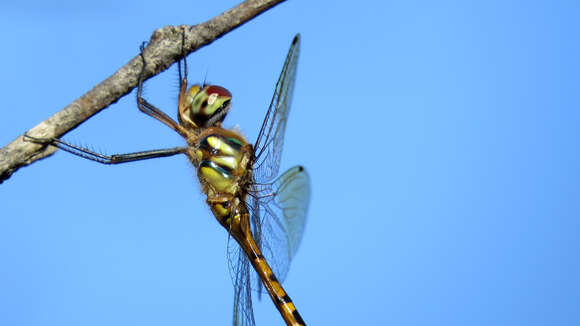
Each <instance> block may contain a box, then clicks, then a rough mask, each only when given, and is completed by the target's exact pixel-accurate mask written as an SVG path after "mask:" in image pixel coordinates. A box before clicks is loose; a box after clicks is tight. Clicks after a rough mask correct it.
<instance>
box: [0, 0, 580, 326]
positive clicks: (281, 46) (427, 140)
mask: <svg viewBox="0 0 580 326" xmlns="http://www.w3.org/2000/svg"><path fill="white" fill-rule="evenodd" d="M236 3H237V1H203V2H201V1H169V2H167V1H165V2H164V1H154V2H151V1H145V2H143V1H138V2H120V3H117V2H116V1H93V2H87V3H84V2H77V1H74V2H70V3H69V2H66V1H50V2H39V1H37V2H34V1H33V2H25V3H20V4H17V5H7V4H2V5H0V31H1V32H0V37H1V39H2V51H0V62H2V63H3V68H2V73H1V74H0V92H1V94H2V105H1V107H2V109H1V110H2V119H0V145H2V146H3V145H5V144H7V143H8V142H10V141H12V140H13V139H14V138H15V137H16V136H17V135H19V134H21V133H23V132H24V131H26V130H27V129H29V128H31V127H33V126H34V125H36V124H37V123H39V122H40V121H42V120H44V119H45V118H47V117H48V116H49V115H51V114H52V113H54V112H56V111H57V110H60V109H61V108H63V107H64V106H65V105H67V104H69V103H70V102H71V101H73V100H74V99H75V98H77V97H78V96H80V95H82V94H83V93H85V92H86V91H87V90H89V89H90V88H91V87H92V86H94V85H95V83H97V82H100V81H101V80H103V79H104V78H106V77H107V76H109V75H110V74H111V73H113V72H114V71H115V70H116V69H118V68H119V67H120V66H122V65H123V64H125V63H126V62H127V61H128V60H129V59H130V58H132V57H133V56H135V55H136V54H137V53H138V47H139V44H141V42H142V41H145V40H148V39H149V36H150V35H151V33H152V31H153V30H154V29H156V28H159V27H162V26H165V25H177V24H184V23H187V24H196V23H200V22H203V21H205V20H207V19H208V18H210V17H213V16H214V15H216V14H218V13H220V12H222V11H224V10H226V9H228V8H230V7H232V6H233V5H235V4H236ZM31 8H32V9H31ZM579 9H580V5H579V4H578V2H576V1H568V2H567V1H543V2H537V1H508V2H506V1H485V2H484V1H481V2H480V4H466V3H465V2H463V1H438V2H436V3H435V2H429V1H408V2H388V1H358V2H354V3H353V2H350V3H349V2H346V1H343V2H341V1H336V2H324V3H322V2H313V1H289V2H288V3H285V4H282V5H280V6H278V7H276V8H274V9H273V10H271V11H269V12H268V13H266V14H263V15H261V16H260V17H258V18H257V19H255V20H253V21H252V22H250V23H248V24H246V25H244V26H242V27H241V28H239V29H238V30H236V31H234V32H232V33H230V34H228V35H226V36H225V37H223V38H222V39H220V40H218V41H217V42H215V43H213V44H212V45H211V46H209V47H206V48H204V49H202V50H200V51H198V52H196V53H194V54H192V55H190V56H189V65H190V80H191V81H195V80H197V81H202V80H204V79H205V80H207V81H208V82H210V83H217V84H220V85H223V86H225V87H227V88H228V89H230V90H231V92H232V93H233V96H234V109H233V111H232V112H231V114H230V115H229V116H228V118H227V119H226V122H225V125H226V126H230V127H233V126H234V125H239V126H240V128H241V130H242V131H243V132H244V133H245V134H246V135H247V136H248V138H249V139H250V140H255V137H256V135H257V131H258V129H259V126H260V124H261V121H262V119H263V117H264V115H265V112H266V109H267V106H268V103H269V101H270V97H271V95H272V92H273V89H274V83H275V81H276V79H277V77H278V74H279V72H280V69H281V67H282V63H283V60H284V56H285V55H286V51H287V50H288V46H289V45H290V41H291V39H292V37H293V36H294V34H295V33H296V32H300V33H302V52H301V58H300V63H299V68H298V79H297V84H296V89H295V94H294V101H293V107H292V112H291V114H290V120H289V123H288V129H287V132H286V142H285V149H284V155H283V157H282V168H283V169H285V168H288V167H290V166H292V165H295V164H303V165H305V166H306V167H307V169H308V171H309V172H310V175H311V178H312V198H311V206H310V207H311V209H310V214H309V216H308V222H307V226H306V231H305V235H304V239H303V242H302V245H301V247H300V249H299V251H298V254H297V256H296V258H295V260H294V262H293V264H292V266H291V269H290V273H289V275H288V279H287V281H286V282H285V286H286V289H287V290H288V292H289V294H290V296H291V297H292V298H293V299H294V301H295V302H296V305H297V307H298V309H299V310H300V312H301V313H302V316H303V317H304V319H305V320H306V321H307V322H308V323H309V324H310V325H349V324H350V325H579V324H580V310H579V309H578V304H579V302H580V265H579V259H578V253H579V251H580V250H579V249H580V236H579V234H580V220H579V215H580V214H579V213H580V196H579V195H580V193H579V190H578V189H579V183H580V175H579V174H580V169H579V163H580V162H579V155H578V151H579V148H580V128H579V125H580V110H579V107H580V105H579V104H580V92H579V91H578V87H579V85H580V81H579V77H578V76H580V63H579V62H580V59H579V58H580V49H579V42H578V40H579V35H580V34H579V31H580V26H579V23H578V17H579V16H580V10H579ZM146 87H147V88H146V96H147V98H148V99H150V100H151V102H153V103H155V104H156V105H158V106H159V107H161V108H163V109H164V110H165V111H166V112H168V113H170V114H171V115H173V116H175V112H176V99H177V90H178V83H177V74H176V71H175V69H174V68H172V69H170V70H169V71H167V72H165V73H163V74H162V75H160V76H158V77H156V78H154V79H152V80H150V81H149V82H148V83H147V85H146ZM65 138H66V139H67V140H70V141H72V142H74V143H77V144H90V145H91V146H92V147H94V148H95V149H97V150H100V151H103V152H106V153H110V154H112V153H122V152H131V151H138V150H145V149H152V148H161V147H170V146H177V145H181V144H183V141H182V140H181V139H180V138H179V137H178V136H177V135H176V134H174V133H173V132H172V131H171V130H169V129H168V128H167V127H165V126H164V125H162V124H160V123H158V122H157V121H155V120H153V119H151V118H149V117H147V116H145V115H144V114H141V113H139V112H138V110H137V108H136V107H135V101H134V93H132V94H131V95H130V96H127V97H125V98H123V99H122V100H120V101H119V102H118V103H117V104H114V105H113V106H111V107H110V108H108V109H107V110H105V111H104V112H102V113H101V114H99V115H97V116H96V117H94V118H93V119H91V120H90V121H88V122H86V123H85V124H83V125H82V126H80V127H79V128H77V129H76V130H74V131H72V132H70V133H69V134H68V135H67V136H66V137H65ZM0 207H1V210H0V325H12V326H16V325H59V326H61V325H108V326H115V325H123V326H126V325H140V326H148V325H176V326H177V325H229V324H230V323H231V318H232V317H231V306H232V295H233V289H232V283H231V279H230V276H229V272H228V267H227V261H226V238H227V236H226V233H225V231H224V230H223V229H222V228H221V227H220V226H219V225H218V224H217V223H216V221H215V220H214V218H213V217H212V216H211V214H210V212H209V209H208V208H207V207H206V206H205V204H204V198H203V196H202V195H201V192H200V189H199V186H198V184H197V180H196V177H195V171H194V170H193V168H192V167H191V166H189V165H188V162H187V160H186V158H185V157H172V158H165V159H158V160H151V161H144V162H136V163H132V164H126V165H122V166H101V165H99V164H96V163H93V162H89V161H85V160H82V159H79V158H77V157H73V156H71V155H68V154H66V153H57V154H56V155H54V156H53V157H51V158H50V159H47V160H44V161H42V162H38V163H36V164H34V165H33V166H31V167H27V168H25V169H22V170H20V171H18V172H17V173H16V174H15V175H14V176H13V177H12V178H11V179H10V180H8V181H7V182H5V183H4V184H2V185H0ZM255 314H256V320H257V324H258V325H281V324H282V319H281V318H280V316H279V315H278V313H277V311H276V309H275V308H274V306H273V305H272V303H271V302H270V301H269V300H262V302H261V303H255Z"/></svg>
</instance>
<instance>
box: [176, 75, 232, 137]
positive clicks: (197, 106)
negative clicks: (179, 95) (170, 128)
mask: <svg viewBox="0 0 580 326" xmlns="http://www.w3.org/2000/svg"><path fill="white" fill-rule="evenodd" d="M231 99H232V94H231V93H230V92H229V91H228V90H227V89H225V88H223V87H221V86H216V85H209V86H204V87H203V88H200V87H199V86H193V87H191V88H190V90H189V91H188V92H187V95H186V97H185V99H184V107H185V109H184V110H181V111H180V118H181V120H185V121H188V122H190V123H191V124H193V126H194V127H198V128H201V127H204V128H207V127H213V126H219V124H221V122H222V121H223V120H224V119H225V117H226V114H227V113H228V111H229V109H230V108H231Z"/></svg>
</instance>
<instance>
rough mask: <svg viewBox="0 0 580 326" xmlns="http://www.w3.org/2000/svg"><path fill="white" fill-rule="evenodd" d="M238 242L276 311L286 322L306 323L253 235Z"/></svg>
mask: <svg viewBox="0 0 580 326" xmlns="http://www.w3.org/2000/svg"><path fill="white" fill-rule="evenodd" d="M236 240H237V239H236ZM238 243H239V244H240V246H241V247H242V248H243V250H244V251H245V252H246V255H247V256H248V258H249V260H250V262H251V263H252V266H253V267H254V269H255V270H256V272H257V273H258V275H259V277H260V279H261V280H262V283H263V284H264V287H265V288H266V290H267V291H268V294H269V295H270V298H272V301H273V302H274V304H275V305H276V308H277V309H278V311H280V314H281V315H282V317H283V318H284V321H286V324H287V325H292V326H299V325H306V323H305V322H304V320H303V319H302V316H300V314H299V313H298V310H297V309H296V306H295V305H294V303H293V302H292V299H291V298H290V296H289V295H288V293H286V291H285V290H284V288H283V287H282V284H280V282H279V281H278V278H277V277H276V275H274V272H273V271H272V269H271V268H270V265H268V262H267V261H266V259H265V258H264V256H263V255H262V253H261V251H260V249H259V248H258V246H257V245H256V242H255V241H254V239H253V237H251V236H246V237H244V239H240V240H238Z"/></svg>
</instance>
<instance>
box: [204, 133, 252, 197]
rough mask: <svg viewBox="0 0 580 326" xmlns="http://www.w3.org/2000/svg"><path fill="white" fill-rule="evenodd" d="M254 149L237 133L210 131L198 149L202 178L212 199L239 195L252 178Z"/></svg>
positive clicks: (205, 134)
mask: <svg viewBox="0 0 580 326" xmlns="http://www.w3.org/2000/svg"><path fill="white" fill-rule="evenodd" d="M252 153H253V150H252V146H251V145H250V144H248V143H247V142H246V140H245V139H244V138H243V137H242V136H241V135H239V134H238V133H236V132H233V131H229V130H225V129H222V128H209V129H207V130H206V132H204V133H203V134H202V135H201V140H200V142H199V144H198V146H197V149H196V152H195V154H196V156H197V161H198V167H197V169H198V171H197V172H198V177H199V179H200V182H201V183H202V185H203V186H204V188H205V190H206V191H205V192H206V193H207V194H208V196H210V197H211V196H217V195H226V194H227V195H230V196H237V195H239V194H240V191H241V189H242V188H243V183H244V180H246V179H247V178H248V173H250V172H249V170H250V169H248V164H249V162H250V158H251V156H252Z"/></svg>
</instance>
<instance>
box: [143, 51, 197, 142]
mask: <svg viewBox="0 0 580 326" xmlns="http://www.w3.org/2000/svg"><path fill="white" fill-rule="evenodd" d="M144 44H145V43H143V44H141V46H140V47H139V49H140V50H141V53H140V55H141V60H142V61H143V68H142V69H141V72H140V73H139V82H138V87H137V107H139V111H141V112H143V113H145V114H147V115H148V116H151V117H153V118H155V119H157V120H159V121H161V122H163V123H164V124H166V125H167V126H169V128H171V129H173V130H175V131H177V132H178V133H179V134H180V135H182V136H184V137H186V138H187V135H188V133H187V131H186V130H185V129H184V128H183V127H182V126H181V125H179V124H178V123H177V122H175V120H173V119H172V118H171V117H170V116H168V115H167V114H165V113H164V112H163V111H161V110H160V109H158V108H157V107H155V106H154V105H153V104H151V103H149V102H148V101H147V100H146V99H145V98H143V96H141V94H142V93H143V79H144V76H145V68H146V67H147V63H146V61H145V56H144V55H143V51H144V50H145V47H144Z"/></svg>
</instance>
